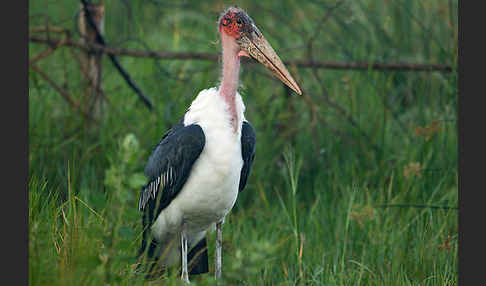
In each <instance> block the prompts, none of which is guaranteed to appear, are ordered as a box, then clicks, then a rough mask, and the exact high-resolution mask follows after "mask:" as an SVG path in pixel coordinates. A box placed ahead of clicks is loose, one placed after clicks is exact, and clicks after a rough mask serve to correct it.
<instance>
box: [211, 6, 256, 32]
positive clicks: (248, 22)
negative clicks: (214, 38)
mask: <svg viewBox="0 0 486 286" xmlns="http://www.w3.org/2000/svg"><path fill="white" fill-rule="evenodd" d="M220 25H221V26H222V29H223V30H224V31H225V32H226V34H228V35H230V36H232V37H235V38H240V37H241V36H242V34H245V35H246V36H247V37H249V38H252V37H253V34H256V35H257V36H258V35H259V31H258V29H256V27H255V25H254V23H253V20H252V19H251V18H250V16H248V15H247V14H246V13H245V12H244V11H243V10H241V9H239V8H229V9H227V10H226V12H225V13H224V14H223V15H222V16H221V20H220Z"/></svg>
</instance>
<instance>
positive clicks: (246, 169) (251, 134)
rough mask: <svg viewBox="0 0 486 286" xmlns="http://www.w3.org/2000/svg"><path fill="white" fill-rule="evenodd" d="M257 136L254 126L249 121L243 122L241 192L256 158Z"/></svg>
mask: <svg viewBox="0 0 486 286" xmlns="http://www.w3.org/2000/svg"><path fill="white" fill-rule="evenodd" d="M255 142H256V135H255V130H254V129H253V126H251V124H250V123H249V122H247V121H244V122H243V126H242V128H241V156H242V157H243V168H241V175H240V187H239V189H238V190H239V191H240V192H241V191H243V189H244V188H245V186H246V181H247V180H248V176H249V175H250V169H251V164H252V163H253V158H255Z"/></svg>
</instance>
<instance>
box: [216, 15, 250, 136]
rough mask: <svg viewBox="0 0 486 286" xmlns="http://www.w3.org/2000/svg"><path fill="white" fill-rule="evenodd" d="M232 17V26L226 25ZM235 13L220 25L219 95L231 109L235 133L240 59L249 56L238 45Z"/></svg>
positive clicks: (238, 33)
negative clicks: (221, 51) (221, 62)
mask: <svg viewBox="0 0 486 286" xmlns="http://www.w3.org/2000/svg"><path fill="white" fill-rule="evenodd" d="M228 15H231V17H232V21H231V24H228V25H227V26H224V25H223V23H224V24H226V22H225V21H226V20H225V18H226V17H227V16H228ZM235 17H236V16H235V14H234V12H231V11H229V12H228V13H227V14H226V15H225V16H224V17H222V18H221V20H220V24H219V34H220V36H221V46H222V48H223V72H222V79H221V86H220V88H219V95H220V96H222V97H223V98H224V99H225V101H226V102H227V103H228V105H229V107H230V112H231V115H232V116H231V117H232V124H233V127H234V131H235V132H236V131H237V130H238V126H237V123H238V114H237V113H236V103H235V96H236V90H237V89H238V78H239V72H240V57H241V56H246V57H249V55H248V54H247V53H246V52H245V51H242V50H241V49H240V47H239V46H238V44H237V43H236V38H238V37H239V36H240V34H241V32H240V31H239V29H238V25H237V23H236V20H235V19H234V18H235Z"/></svg>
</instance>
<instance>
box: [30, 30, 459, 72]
mask: <svg viewBox="0 0 486 286" xmlns="http://www.w3.org/2000/svg"><path fill="white" fill-rule="evenodd" d="M29 41H30V42H32V43H42V44H49V45H56V44H57V43H58V42H59V41H61V40H60V39H53V38H50V39H48V38H46V37H40V36H34V35H31V36H29ZM64 45H65V46H70V47H76V48H80V49H83V50H93V51H97V52H102V53H105V54H107V55H115V56H131V57H137V58H152V59H166V60H206V61H218V59H219V54H211V53H194V52H163V51H142V50H129V49H119V48H111V47H106V46H103V45H99V44H83V43H81V42H78V41H73V40H68V41H66V43H64ZM284 63H285V64H287V65H294V66H297V67H300V68H319V69H338V70H377V71H439V72H452V67H451V66H449V65H443V64H425V63H378V62H375V63H370V62H337V61H316V60H314V61H309V60H299V59H289V60H286V61H284Z"/></svg>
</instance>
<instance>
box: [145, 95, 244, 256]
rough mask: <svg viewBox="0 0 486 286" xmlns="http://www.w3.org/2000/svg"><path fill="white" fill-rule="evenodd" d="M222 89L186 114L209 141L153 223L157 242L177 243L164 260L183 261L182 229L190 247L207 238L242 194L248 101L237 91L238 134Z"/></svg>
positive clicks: (198, 100)
mask: <svg viewBox="0 0 486 286" xmlns="http://www.w3.org/2000/svg"><path fill="white" fill-rule="evenodd" d="M218 93H219V90H218V89H216V88H210V89H206V90H203V91H201V92H200V93H199V94H198V96H197V97H196V99H195V100H194V101H193V102H192V104H191V106H190V107H189V110H188V111H187V113H186V114H185V117H184V125H185V126H187V125H190V124H198V125H199V126H200V127H201V128H202V130H203V131H204V135H205V137H206V144H205V146H204V149H203V151H202V152H201V154H200V156H199V158H198V159H197V160H196V162H195V163H194V165H193V167H192V170H191V173H190V176H189V178H188V179H187V181H186V183H185V184H184V187H183V188H182V190H181V191H180V193H179V194H178V195H177V197H176V198H174V200H173V201H172V202H171V203H170V205H168V206H167V208H165V209H164V210H162V212H161V213H160V214H159V216H158V217H157V219H156V220H155V222H154V224H153V225H152V232H153V234H154V237H155V238H156V239H157V241H159V242H161V243H162V244H163V245H172V247H169V249H165V250H164V251H165V253H163V254H162V257H163V259H164V260H165V262H164V264H168V265H171V264H175V263H179V262H180V251H179V244H178V242H179V241H180V234H181V231H184V232H185V233H186V235H187V238H188V243H189V249H190V248H191V246H194V245H195V244H196V243H197V242H198V241H199V240H200V239H202V238H203V237H204V236H205V234H206V230H207V229H208V228H210V227H212V226H214V224H215V223H217V222H219V221H222V220H223V219H224V217H225V216H226V215H227V214H228V212H229V211H230V210H231V209H232V208H233V205H234V204H235V202H236V198H237V196H238V185H239V181H240V173H241V168H242V166H243V160H242V155H241V141H240V140H241V127H242V123H243V121H244V120H245V117H244V111H245V105H244V104H243V100H242V98H241V96H240V94H239V93H236V98H235V105H236V114H237V124H236V126H237V130H236V132H235V130H234V128H233V125H232V115H231V112H230V107H229V105H228V103H227V102H226V101H225V100H224V98H223V97H222V96H219V94H218Z"/></svg>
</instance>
